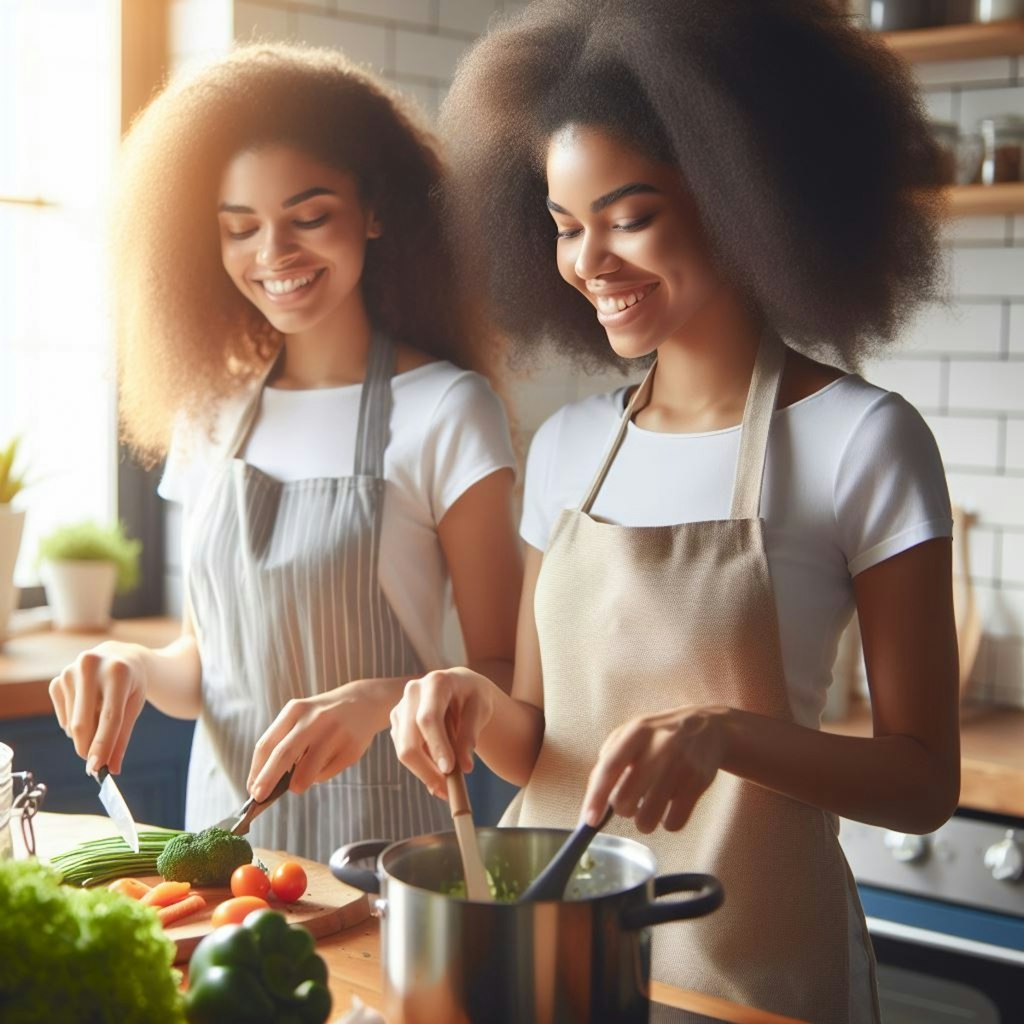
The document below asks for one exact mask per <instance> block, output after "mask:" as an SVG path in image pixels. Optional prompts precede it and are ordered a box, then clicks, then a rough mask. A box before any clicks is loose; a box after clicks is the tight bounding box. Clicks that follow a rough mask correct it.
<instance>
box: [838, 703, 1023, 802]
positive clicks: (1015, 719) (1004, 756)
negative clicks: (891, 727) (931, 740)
mask: <svg viewBox="0 0 1024 1024" xmlns="http://www.w3.org/2000/svg"><path fill="white" fill-rule="evenodd" d="M823 728H825V729H827V730H828V731H829V732H836V733H841V734H843V735H845V736H870V735H871V707H870V705H869V704H868V703H867V702H866V701H855V702H854V703H853V704H852V705H851V706H850V711H849V713H848V714H847V716H846V717H845V718H844V719H843V720H842V721H838V722H826V723H825V725H824V726H823ZM960 768H961V784H960V806H961V807H969V808H972V809H974V810H978V811H988V812H990V813H992V814H1009V815H1012V816H1014V817H1018V818H1024V710H1019V709H1016V708H999V707H992V706H990V705H985V704H966V705H964V707H963V709H962V710H961V713H960Z"/></svg>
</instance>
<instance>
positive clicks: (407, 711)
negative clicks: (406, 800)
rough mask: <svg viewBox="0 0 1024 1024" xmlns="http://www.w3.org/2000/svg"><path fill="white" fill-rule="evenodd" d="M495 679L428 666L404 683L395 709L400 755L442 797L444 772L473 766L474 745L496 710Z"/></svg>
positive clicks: (393, 730) (394, 738) (464, 670)
mask: <svg viewBox="0 0 1024 1024" xmlns="http://www.w3.org/2000/svg"><path fill="white" fill-rule="evenodd" d="M494 690H495V685H494V683H492V682H491V680H490V679H488V678H487V677H486V676H482V675H480V673H479V672H474V671H472V669H468V668H450V669H442V670H439V671H436V672H428V673H427V674H426V675H425V676H423V677H422V678H420V679H411V680H409V682H408V683H406V684H405V692H404V693H403V694H402V699H401V700H400V701H399V702H398V703H397V704H396V705H395V707H394V708H393V709H392V711H391V739H392V742H393V743H394V745H395V750H396V751H397V753H398V759H399V761H401V762H402V764H404V765H405V766H406V768H408V769H409V771H411V772H412V773H413V774H414V775H416V776H418V777H419V778H420V779H421V780H422V782H423V783H424V785H425V786H426V787H427V788H428V789H429V790H430V791H431V792H432V793H433V794H434V795H435V796H438V797H441V798H442V799H447V797H448V785H447V782H446V779H445V777H446V776H447V775H448V774H449V773H450V772H451V771H452V769H453V768H454V767H455V765H456V764H458V765H459V766H460V767H461V768H462V770H463V771H470V770H471V769H472V767H473V751H474V750H475V749H476V745H477V739H478V738H479V736H480V733H481V731H482V730H483V728H484V727H485V726H486V725H487V723H488V722H489V721H490V720H491V716H492V715H493V714H494Z"/></svg>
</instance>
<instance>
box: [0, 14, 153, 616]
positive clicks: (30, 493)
mask: <svg viewBox="0 0 1024 1024" xmlns="http://www.w3.org/2000/svg"><path fill="white" fill-rule="evenodd" d="M139 6H140V5H137V4H135V3H134V0H123V2H122V0H0V118H2V130H0V310H2V311H3V313H2V321H0V323H2V326H0V441H2V440H4V439H6V438H8V437H10V436H13V435H20V436H21V438H22V445H21V447H22V458H21V460H20V463H19V464H20V465H22V466H23V467H24V468H27V469H28V477H29V481H30V486H29V487H28V488H26V490H24V491H23V492H22V493H21V495H20V496H19V498H18V505H19V507H21V508H24V509H25V510H26V512H27V515H26V522H25V534H24V537H23V540H22V545H21V553H20V557H19V562H18V567H17V570H16V573H15V582H16V583H17V584H18V585H19V586H21V587H23V588H29V589H28V590H27V591H26V592H23V602H22V603H23V604H24V603H29V604H32V603H39V602H41V600H42V595H41V592H40V591H38V590H37V589H32V588H36V587H37V585H38V579H37V573H36V568H35V564H34V563H35V555H36V550H37V546H38V541H39V538H40V536H42V535H43V534H45V533H46V532H48V531H49V530H51V529H52V528H53V527H55V526H57V525H60V524H62V523H68V522H73V521H76V520H80V519H84V518H92V519H96V520H97V521H99V522H110V521H112V520H114V519H115V518H117V517H120V518H122V519H124V520H126V523H127V526H128V529H129V532H131V533H133V534H135V535H136V536H142V537H143V542H144V545H145V546H146V554H145V555H144V566H143V574H144V577H149V586H148V587H147V589H148V590H150V591H153V590H154V588H155V593H156V594H158V595H159V593H160V592H161V590H162V581H161V580H160V579H159V578H157V579H155V580H153V579H152V577H153V576H154V575H155V576H157V577H159V574H160V569H159V566H160V565H162V550H161V544H162V532H161V531H160V529H159V526H158V525H157V526H154V523H153V520H152V515H151V512H150V510H149V506H148V505H147V503H146V501H145V499H144V497H143V495H144V492H145V491H146V490H148V489H151V488H152V486H153V485H152V481H151V480H150V479H148V478H147V477H146V476H145V475H143V474H141V473H139V472H138V471H134V472H133V470H132V468H131V467H126V466H124V465H123V462H124V460H123V459H122V458H120V456H119V453H118V447H117V415H116V394H115V373H114V363H113V349H112V344H111V335H110V329H109V312H108V303H107V297H108V289H107V281H108V278H107V273H106V264H105V261H106V250H105V245H106V212H107V210H106V203H107V201H108V196H109V189H110V184H111V179H112V174H113V170H114V163H115V159H116V154H117V145H118V139H119V136H120V132H121V128H122V109H123V108H124V104H123V102H122V84H124V85H126V86H129V85H132V84H133V83H132V82H131V81H130V76H129V72H130V68H129V65H128V63H127V62H126V63H125V65H124V67H123V66H122V57H123V56H125V54H122V37H123V32H124V30H125V29H126V27H127V24H128V19H129V17H130V11H132V10H133V9H134V10H136V11H137V10H138V9H139ZM141 6H145V5H141ZM161 7H162V5H160V4H158V3H154V4H153V5H152V8H151V9H152V10H156V9H158V8H161ZM146 56H147V58H149V57H151V56H152V54H147V55H146ZM158 67H159V65H158ZM152 73H153V72H151V74H152ZM156 73H159V72H158V71H157V72H156ZM122 78H124V83H122ZM135 84H137V83H135ZM151 85H152V83H150V87H151ZM147 93H148V90H147ZM128 109H134V107H130V108H128ZM154 501H155V499H154ZM147 523H148V526H147ZM145 529H149V530H150V531H151V532H150V535H149V536H146V535H145V532H144V530H145ZM154 556H155V558H156V561H155V562H154V560H153V559H154ZM147 570H148V571H147ZM25 598H27V600H25ZM136 605H137V606H138V601H136ZM158 607H159V605H158V604H157V605H156V606H154V604H153V602H152V600H150V601H149V607H148V608H146V609H145V610H150V611H152V610H157V608H158ZM137 610H142V609H141V607H137ZM127 611H128V609H127V608H126V607H125V606H122V607H121V608H120V614H125V613H126V612H127Z"/></svg>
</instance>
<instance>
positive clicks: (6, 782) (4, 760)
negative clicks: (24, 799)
mask: <svg viewBox="0 0 1024 1024" xmlns="http://www.w3.org/2000/svg"><path fill="white" fill-rule="evenodd" d="M13 763H14V751H13V750H11V748H10V747H9V746H7V745H6V744H5V743H0V860H10V859H11V858H12V857H13V856H14V850H13V848H12V845H11V808H12V806H13V804H14V780H13V779H12V778H11V765H12V764H13Z"/></svg>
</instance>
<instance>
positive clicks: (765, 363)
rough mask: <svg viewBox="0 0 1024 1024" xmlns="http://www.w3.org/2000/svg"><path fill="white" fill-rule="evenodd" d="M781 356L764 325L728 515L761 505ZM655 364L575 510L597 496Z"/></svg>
mask: <svg viewBox="0 0 1024 1024" xmlns="http://www.w3.org/2000/svg"><path fill="white" fill-rule="evenodd" d="M785 361H786V346H785V345H783V343H782V339H781V338H779V336H778V335H777V334H776V333H775V332H774V331H772V330H770V329H767V328H766V329H765V331H764V333H763V334H762V335H761V341H760V344H759V345H758V348H757V358H756V359H755V361H754V373H753V375H752V377H751V379H750V389H749V390H748V391H747V401H746V405H745V406H744V409H743V426H742V428H741V430H740V451H739V457H738V459H737V461H736V478H735V480H734V481H733V489H732V509H731V511H730V515H729V517H730V518H731V519H756V518H757V516H758V513H759V511H760V505H761V482H762V480H763V478H764V464H765V457H766V455H767V454H768V428H769V427H770V426H771V421H772V413H773V412H774V411H775V403H776V400H777V399H778V395H779V384H780V382H781V381H782V368H783V366H784V365H785ZM657 368H658V361H657V357H655V361H654V363H653V364H652V366H651V368H650V369H649V370H648V371H647V376H646V377H644V379H643V382H642V383H641V384H640V386H639V387H638V388H637V389H636V391H634V392H633V397H632V398H631V399H630V400H629V404H628V405H627V406H626V411H625V412H624V413H623V414H622V419H621V420H619V428H618V430H617V431H616V433H615V437H614V438H612V442H611V444H610V445H609V446H608V451H607V452H606V453H605V456H604V459H603V460H602V462H601V465H600V467H599V468H598V470H597V474H596V475H595V477H594V480H593V483H591V485H590V489H589V490H588V491H587V496H586V497H585V498H584V499H583V502H582V503H581V504H580V511H581V512H584V513H589V512H590V510H591V508H592V507H593V504H594V502H595V501H596V500H597V495H598V492H599V491H600V490H601V486H602V484H604V481H605V477H606V476H607V475H608V470H609V469H610V468H611V464H612V461H613V460H614V458H615V456H616V455H617V454H618V451H619V448H620V447H621V446H622V441H623V438H625V436H626V431H627V429H628V428H629V423H630V420H632V418H633V414H634V413H635V412H637V411H639V410H640V409H642V408H643V407H644V406H645V405H646V404H647V402H648V401H649V399H650V396H651V388H652V387H653V385H654V373H655V371H656V370H657Z"/></svg>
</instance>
